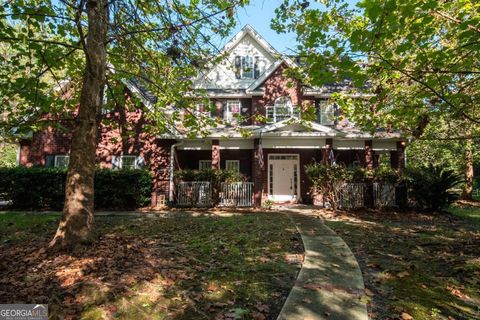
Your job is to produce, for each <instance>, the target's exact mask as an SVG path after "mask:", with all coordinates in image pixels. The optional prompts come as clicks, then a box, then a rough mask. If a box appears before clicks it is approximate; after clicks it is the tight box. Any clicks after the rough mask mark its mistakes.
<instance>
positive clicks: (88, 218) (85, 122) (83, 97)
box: [50, 0, 108, 249]
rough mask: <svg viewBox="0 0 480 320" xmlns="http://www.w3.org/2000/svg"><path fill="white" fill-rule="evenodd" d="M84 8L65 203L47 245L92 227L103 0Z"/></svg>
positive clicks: (69, 241)
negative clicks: (79, 85)
mask: <svg viewBox="0 0 480 320" xmlns="http://www.w3.org/2000/svg"><path fill="white" fill-rule="evenodd" d="M86 9H87V15H88V39H85V40H86V41H85V42H86V43H85V46H84V51H85V56H86V67H85V74H84V78H83V86H82V91H81V93H80V106H79V109H78V115H77V117H76V120H75V127H74V130H73V137H72V145H71V149H70V163H69V166H68V172H67V180H66V184H65V204H64V207H63V213H62V219H61V221H60V224H59V226H58V229H57V232H56V234H55V237H54V238H53V240H52V241H51V242H50V248H51V249H52V248H53V249H70V248H73V247H74V246H75V245H77V244H81V243H84V242H87V241H89V240H90V237H91V235H92V230H93V220H94V219H93V208H94V207H93V197H94V191H93V190H94V176H95V149H96V144H97V121H96V115H97V112H98V111H99V110H100V108H101V106H102V102H103V91H104V87H105V72H106V48H105V46H106V38H107V27H108V13H107V0H87V2H86Z"/></svg>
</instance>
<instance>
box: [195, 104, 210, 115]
mask: <svg viewBox="0 0 480 320" xmlns="http://www.w3.org/2000/svg"><path fill="white" fill-rule="evenodd" d="M195 113H196V114H199V115H202V116H204V117H210V108H209V106H208V105H206V104H205V103H203V102H200V103H197V104H196V105H195Z"/></svg>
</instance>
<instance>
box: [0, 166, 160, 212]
mask: <svg viewBox="0 0 480 320" xmlns="http://www.w3.org/2000/svg"><path fill="white" fill-rule="evenodd" d="M65 179H66V171H65V169H58V168H41V167H33V168H25V167H15V168H0V196H1V197H2V199H3V200H7V201H12V207H13V208H17V209H30V210H43V209H52V210H61V209H62V207H63V201H64V196H65ZM151 186H152V178H151V176H150V174H149V173H148V172H146V171H143V170H97V171H96V172H95V207H96V208H98V209H111V210H114V209H134V208H137V207H142V206H145V205H148V204H149V201H150V193H151Z"/></svg>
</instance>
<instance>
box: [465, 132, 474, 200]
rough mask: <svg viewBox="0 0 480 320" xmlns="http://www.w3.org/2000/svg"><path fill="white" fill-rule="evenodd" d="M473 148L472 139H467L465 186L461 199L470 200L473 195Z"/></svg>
mask: <svg viewBox="0 0 480 320" xmlns="http://www.w3.org/2000/svg"><path fill="white" fill-rule="evenodd" d="M473 148H474V142H473V140H472V139H468V140H467V141H466V142H465V155H464V157H465V158H464V161H465V169H464V170H465V173H464V174H465V185H464V187H463V192H462V199H463V200H472V199H473V197H472V193H473Z"/></svg>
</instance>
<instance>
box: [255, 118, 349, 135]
mask: <svg viewBox="0 0 480 320" xmlns="http://www.w3.org/2000/svg"><path fill="white" fill-rule="evenodd" d="M292 124H302V123H301V121H300V120H299V119H298V118H296V117H292V118H290V119H285V120H282V121H279V122H276V123H273V124H270V125H266V126H264V127H262V128H260V129H258V130H256V131H257V132H259V133H266V132H272V131H275V130H278V129H281V128H284V127H287V126H289V125H292ZM305 124H306V125H305V127H307V128H308V127H309V128H312V130H313V131H316V132H322V133H328V134H340V132H339V131H337V130H335V129H332V128H330V127H327V126H323V125H321V124H319V123H316V122H312V121H305ZM302 125H303V124H302Z"/></svg>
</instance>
